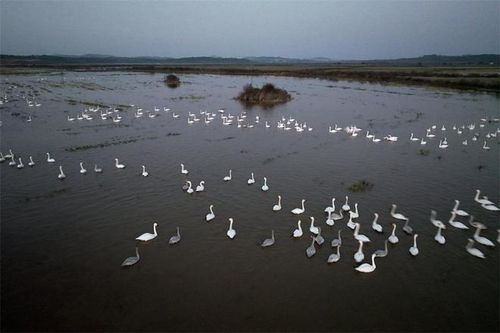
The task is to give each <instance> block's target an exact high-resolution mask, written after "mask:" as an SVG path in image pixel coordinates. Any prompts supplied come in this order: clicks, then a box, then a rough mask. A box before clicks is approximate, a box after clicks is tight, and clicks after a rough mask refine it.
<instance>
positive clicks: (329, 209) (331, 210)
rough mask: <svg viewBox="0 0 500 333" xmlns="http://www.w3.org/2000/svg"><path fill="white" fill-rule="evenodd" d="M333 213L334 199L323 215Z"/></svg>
mask: <svg viewBox="0 0 500 333" xmlns="http://www.w3.org/2000/svg"><path fill="white" fill-rule="evenodd" d="M334 211H335V198H332V205H331V206H327V207H326V208H325V213H330V212H331V213H333V212H334Z"/></svg>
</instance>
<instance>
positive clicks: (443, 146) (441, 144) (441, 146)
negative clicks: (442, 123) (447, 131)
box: [438, 140, 448, 149]
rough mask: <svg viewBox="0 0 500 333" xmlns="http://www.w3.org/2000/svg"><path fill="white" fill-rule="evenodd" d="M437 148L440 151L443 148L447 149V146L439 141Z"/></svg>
mask: <svg viewBox="0 0 500 333" xmlns="http://www.w3.org/2000/svg"><path fill="white" fill-rule="evenodd" d="M438 147H439V148H441V149H445V148H448V145H447V144H446V143H444V142H443V141H442V140H439V145H438Z"/></svg>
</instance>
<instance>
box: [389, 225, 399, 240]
mask: <svg viewBox="0 0 500 333" xmlns="http://www.w3.org/2000/svg"><path fill="white" fill-rule="evenodd" d="M388 240H389V242H391V244H396V243H397V242H399V238H398V236H396V224H395V223H393V224H392V233H391V235H390V236H389V238H388Z"/></svg>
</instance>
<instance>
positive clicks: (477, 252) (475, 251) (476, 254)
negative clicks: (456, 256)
mask: <svg viewBox="0 0 500 333" xmlns="http://www.w3.org/2000/svg"><path fill="white" fill-rule="evenodd" d="M472 245H474V241H473V240H472V239H470V238H469V239H467V245H466V246H465V249H466V250H467V252H469V253H470V254H472V255H473V256H474V257H478V258H481V259H484V258H485V256H484V253H483V252H481V251H480V250H479V249H476V248H475V247H472Z"/></svg>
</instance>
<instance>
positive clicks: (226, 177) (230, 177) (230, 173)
mask: <svg viewBox="0 0 500 333" xmlns="http://www.w3.org/2000/svg"><path fill="white" fill-rule="evenodd" d="M232 178H233V175H232V170H231V169H229V176H225V177H224V181H225V182H228V181H230V180H231V179H232Z"/></svg>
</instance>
